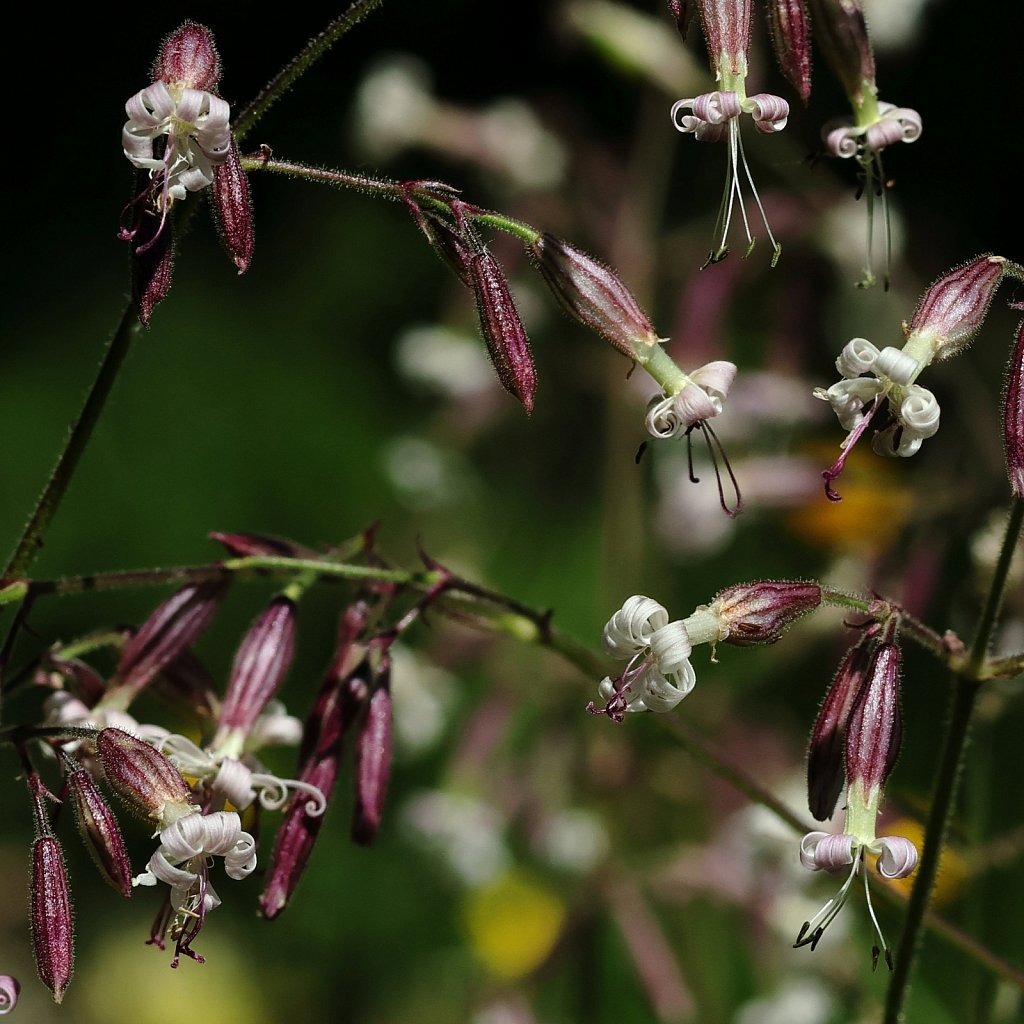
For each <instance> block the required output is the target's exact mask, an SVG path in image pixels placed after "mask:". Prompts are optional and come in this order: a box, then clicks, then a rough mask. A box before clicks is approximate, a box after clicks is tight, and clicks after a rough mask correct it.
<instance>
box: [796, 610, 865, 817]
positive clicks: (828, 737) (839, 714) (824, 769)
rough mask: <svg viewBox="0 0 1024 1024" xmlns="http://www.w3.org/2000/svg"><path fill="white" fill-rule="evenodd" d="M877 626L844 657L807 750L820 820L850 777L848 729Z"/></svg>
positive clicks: (811, 798) (812, 801) (812, 800)
mask: <svg viewBox="0 0 1024 1024" xmlns="http://www.w3.org/2000/svg"><path fill="white" fill-rule="evenodd" d="M876 634H877V630H874V631H872V632H868V633H866V634H865V635H864V636H863V637H862V638H861V639H860V640H859V641H858V642H857V643H856V644H854V645H853V647H851V648H850V649H849V650H848V651H847V652H846V655H845V656H844V657H843V660H842V663H841V664H840V666H839V671H838V672H837V673H836V675H835V678H834V679H833V680H832V685H831V686H830V687H829V689H828V693H827V694H825V699H824V701H822V705H821V708H820V710H819V711H818V717H817V720H816V721H815V723H814V728H813V729H812V730H811V742H810V746H809V747H808V750H807V804H808V807H809V808H810V811H811V814H813V815H814V817H815V818H817V820H818V821H825V820H826V819H828V818H830V817H832V812H833V811H834V810H835V806H836V800H838V799H839V793H840V792H841V791H842V788H843V782H844V780H845V778H846V771H845V768H846V765H845V755H846V729H847V726H848V725H849V722H850V714H851V712H852V711H853V706H854V703H855V702H856V700H857V698H858V697H859V696H860V695H861V691H862V689H863V686H864V680H865V679H866V678H867V672H868V666H869V665H870V663H871V652H872V648H873V647H874V645H875V642H876V639H875V637H876Z"/></svg>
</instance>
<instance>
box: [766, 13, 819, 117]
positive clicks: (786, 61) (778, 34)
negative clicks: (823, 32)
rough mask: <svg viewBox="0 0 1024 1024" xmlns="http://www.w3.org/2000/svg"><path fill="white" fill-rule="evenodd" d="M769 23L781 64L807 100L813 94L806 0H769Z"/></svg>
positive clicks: (790, 80)
mask: <svg viewBox="0 0 1024 1024" xmlns="http://www.w3.org/2000/svg"><path fill="white" fill-rule="evenodd" d="M768 25H769V27H770V29H771V36H772V46H773V47H774V48H775V56H776V57H777V58H778V61H779V67H780V68H782V73H783V74H784V75H785V76H786V80H787V81H788V82H789V84H790V85H791V86H793V88H794V89H795V90H796V91H797V92H798V93H799V94H800V98H801V99H802V100H803V101H804V103H806V102H807V100H808V99H809V98H810V95H811V31H810V24H809V22H808V20H807V10H806V8H805V7H804V0H769V2H768Z"/></svg>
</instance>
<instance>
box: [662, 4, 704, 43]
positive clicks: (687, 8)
mask: <svg viewBox="0 0 1024 1024" xmlns="http://www.w3.org/2000/svg"><path fill="white" fill-rule="evenodd" d="M668 12H669V14H671V15H672V17H673V18H674V19H675V22H676V28H678V29H679V35H680V36H681V37H682V38H683V39H685V38H686V36H687V33H688V32H689V31H690V22H691V21H693V16H694V14H696V13H697V5H696V3H695V2H694V0H668Z"/></svg>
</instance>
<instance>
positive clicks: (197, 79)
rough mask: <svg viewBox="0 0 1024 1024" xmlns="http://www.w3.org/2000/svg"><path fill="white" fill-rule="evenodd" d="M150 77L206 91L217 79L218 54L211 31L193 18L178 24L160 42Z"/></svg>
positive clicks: (211, 87)
mask: <svg viewBox="0 0 1024 1024" xmlns="http://www.w3.org/2000/svg"><path fill="white" fill-rule="evenodd" d="M153 78H154V79H158V80H160V81H164V82H168V83H170V82H174V83H181V84H182V85H184V86H187V87H188V88H189V89H203V90H206V91H209V90H211V89H214V88H216V86H217V82H218V81H219V79H220V56H219V55H218V53H217V47H216V46H215V45H214V42H213V33H212V32H211V31H210V30H209V29H208V28H207V27H206V26H205V25H198V24H196V22H194V21H186V22H183V23H182V24H181V25H179V26H178V27H177V28H176V29H175V30H174V31H173V32H171V33H170V35H168V36H167V37H166V38H165V39H164V41H163V42H162V43H161V44H160V52H159V54H158V55H157V58H156V60H155V61H154V62H153Z"/></svg>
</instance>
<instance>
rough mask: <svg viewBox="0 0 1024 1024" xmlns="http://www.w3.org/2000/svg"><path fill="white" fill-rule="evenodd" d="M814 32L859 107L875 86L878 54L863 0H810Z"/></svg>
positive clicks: (845, 87) (833, 70) (844, 86)
mask: <svg viewBox="0 0 1024 1024" xmlns="http://www.w3.org/2000/svg"><path fill="white" fill-rule="evenodd" d="M810 2H811V12H812V15H813V19H814V34H815V38H816V39H817V40H818V45H819V46H820V47H821V52H822V53H823V54H824V55H825V60H826V62H827V63H828V66H829V67H830V68H831V69H832V73H833V74H834V75H835V76H836V78H838V79H839V81H840V83H841V84H842V86H843V90H844V91H845V93H846V95H847V96H848V97H849V99H850V101H851V103H853V104H854V106H856V107H858V108H859V107H860V106H861V104H862V103H863V102H864V99H865V95H864V94H865V90H867V91H868V92H871V93H873V92H874V89H875V54H874V51H873V50H872V49H871V40H870V39H869V38H868V26H867V22H865V20H864V10H863V8H862V7H861V4H860V0H810Z"/></svg>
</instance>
